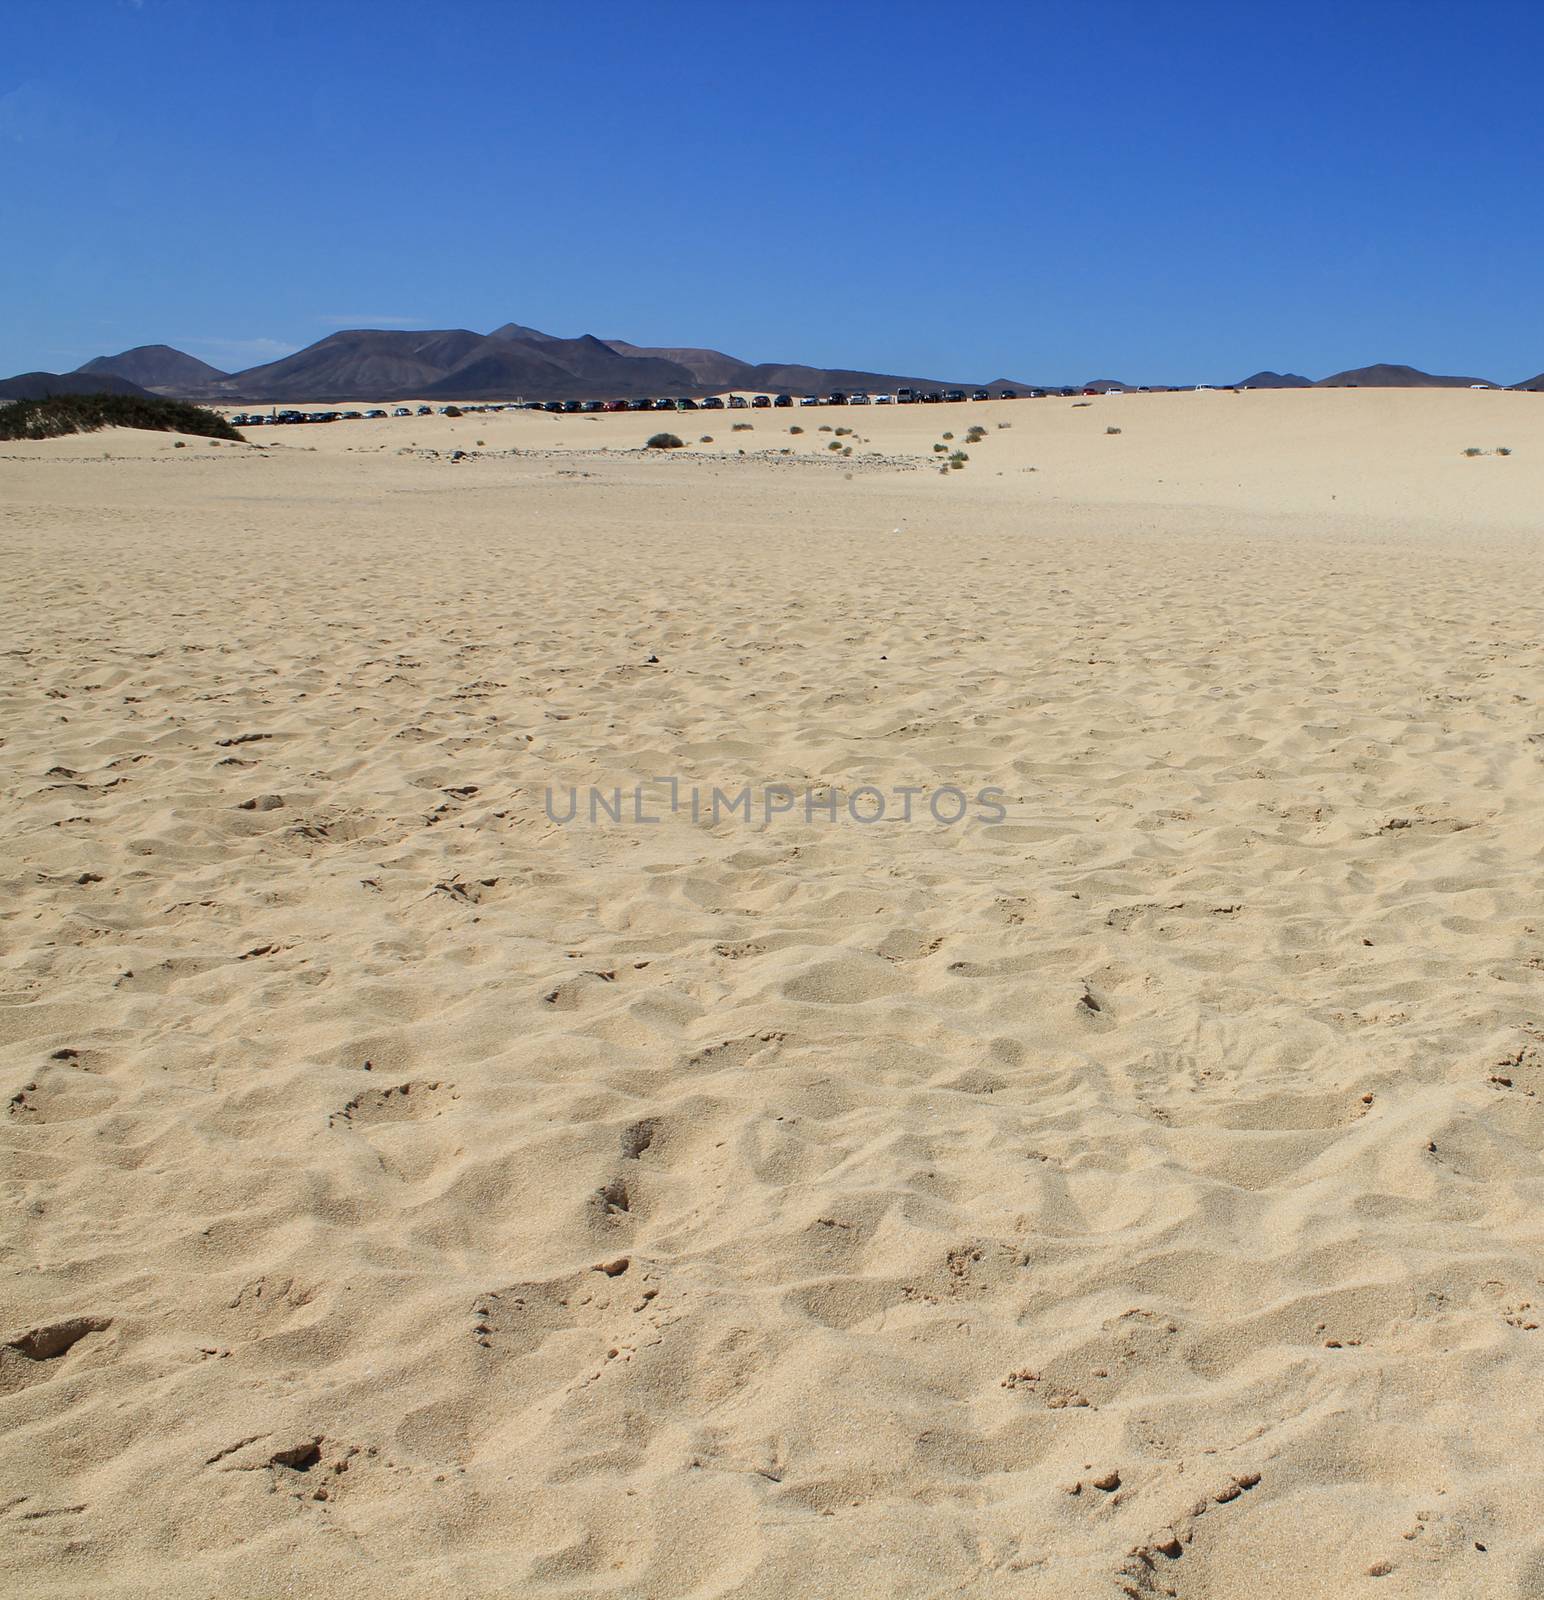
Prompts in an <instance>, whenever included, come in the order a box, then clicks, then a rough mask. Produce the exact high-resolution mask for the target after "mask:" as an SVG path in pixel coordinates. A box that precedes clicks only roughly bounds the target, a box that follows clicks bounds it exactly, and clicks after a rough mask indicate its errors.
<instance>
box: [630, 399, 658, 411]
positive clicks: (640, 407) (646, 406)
mask: <svg viewBox="0 0 1544 1600" xmlns="http://www.w3.org/2000/svg"><path fill="white" fill-rule="evenodd" d="M627 409H628V410H629V411H652V410H653V409H654V402H653V401H652V400H629V401H628V402H627Z"/></svg>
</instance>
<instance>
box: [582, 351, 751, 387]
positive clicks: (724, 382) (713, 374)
mask: <svg viewBox="0 0 1544 1600" xmlns="http://www.w3.org/2000/svg"><path fill="white" fill-rule="evenodd" d="M606 343H607V344H608V345H610V346H611V348H612V349H613V350H615V351H616V352H617V353H618V354H619V355H624V356H652V357H653V358H654V359H655V360H657V361H669V362H673V363H674V364H675V365H676V366H678V367H685V368H686V370H687V371H688V372H689V373H691V375H692V377H693V379H694V380H695V381H696V382H697V383H705V384H709V385H711V386H712V387H714V388H718V389H733V388H743V387H744V385H743V384H742V383H741V379H742V377H743V376H744V374H745V373H747V372H749V371H750V370H751V364H750V362H748V361H741V360H740V359H739V357H737V356H729V355H725V354H724V352H723V351H722V350H694V349H691V348H689V347H686V348H681V349H646V348H645V347H644V346H642V345H636V344H628V343H627V341H626V340H625V339H607V340H606Z"/></svg>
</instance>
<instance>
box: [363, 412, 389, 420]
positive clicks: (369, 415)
mask: <svg viewBox="0 0 1544 1600" xmlns="http://www.w3.org/2000/svg"><path fill="white" fill-rule="evenodd" d="M385 415H386V413H385V412H384V411H367V412H365V417H366V418H367V419H368V420H370V421H372V422H373V421H374V420H375V419H376V418H377V417H384V416H385Z"/></svg>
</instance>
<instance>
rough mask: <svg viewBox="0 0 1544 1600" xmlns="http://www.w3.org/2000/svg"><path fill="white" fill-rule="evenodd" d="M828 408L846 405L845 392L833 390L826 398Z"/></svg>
mask: <svg viewBox="0 0 1544 1600" xmlns="http://www.w3.org/2000/svg"><path fill="white" fill-rule="evenodd" d="M826 404H827V405H828V406H844V405H846V404H847V392H846V390H844V389H833V390H832V391H831V392H830V394H828V395H827V396H826Z"/></svg>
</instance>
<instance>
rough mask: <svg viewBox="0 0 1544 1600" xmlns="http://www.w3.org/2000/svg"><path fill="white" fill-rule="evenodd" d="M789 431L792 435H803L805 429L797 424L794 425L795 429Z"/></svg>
mask: <svg viewBox="0 0 1544 1600" xmlns="http://www.w3.org/2000/svg"><path fill="white" fill-rule="evenodd" d="M788 431H789V432H790V433H803V432H804V429H803V428H801V427H800V426H799V425H798V424H797V423H795V424H794V425H793V427H791V428H790V429H789V430H788Z"/></svg>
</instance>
